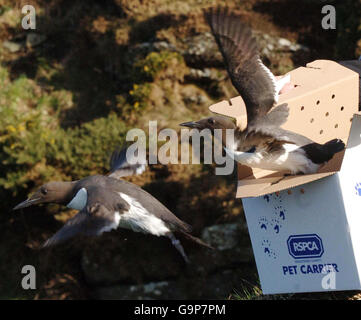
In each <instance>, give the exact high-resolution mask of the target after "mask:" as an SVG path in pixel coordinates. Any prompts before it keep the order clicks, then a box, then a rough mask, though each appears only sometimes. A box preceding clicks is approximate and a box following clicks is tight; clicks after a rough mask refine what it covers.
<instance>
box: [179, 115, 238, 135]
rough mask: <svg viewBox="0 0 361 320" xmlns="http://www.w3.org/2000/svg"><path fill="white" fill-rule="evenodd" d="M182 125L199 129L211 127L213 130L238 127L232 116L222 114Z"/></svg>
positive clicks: (182, 124)
mask: <svg viewBox="0 0 361 320" xmlns="http://www.w3.org/2000/svg"><path fill="white" fill-rule="evenodd" d="M180 126H183V127H188V128H192V129H198V130H203V129H210V130H211V131H212V132H213V130H215V129H236V124H235V122H234V121H233V120H232V119H231V118H227V117H222V116H212V117H209V118H205V119H201V120H199V121H190V122H184V123H181V124H180Z"/></svg>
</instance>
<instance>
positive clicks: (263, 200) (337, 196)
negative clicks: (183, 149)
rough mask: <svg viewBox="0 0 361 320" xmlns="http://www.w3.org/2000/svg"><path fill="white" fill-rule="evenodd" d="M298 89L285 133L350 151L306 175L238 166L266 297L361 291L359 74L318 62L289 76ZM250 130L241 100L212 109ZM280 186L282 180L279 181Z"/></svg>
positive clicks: (286, 97) (291, 95)
mask: <svg viewBox="0 0 361 320" xmlns="http://www.w3.org/2000/svg"><path fill="white" fill-rule="evenodd" d="M290 74H291V81H292V83H293V84H295V85H296V88H294V89H293V90H291V91H289V92H287V93H285V94H282V95H281V96H280V100H279V103H278V104H282V103H288V106H289V108H290V115H289V118H288V120H287V122H286V123H285V125H283V126H282V127H283V128H284V129H288V130H291V131H294V132H297V133H300V134H302V135H305V136H307V137H309V138H311V139H313V140H314V141H316V142H318V143H325V142H327V141H328V140H331V139H334V138H340V139H342V140H343V141H344V142H345V143H347V147H346V150H345V151H342V152H339V153H337V154H336V155H335V156H334V157H333V159H332V160H330V161H329V162H328V163H327V164H325V165H324V166H323V167H321V168H320V170H319V172H317V173H315V174H309V175H297V176H288V177H285V178H284V179H282V180H281V181H279V180H280V177H281V176H283V174H282V173H276V172H271V171H266V170H260V169H251V168H249V167H246V166H242V165H239V166H238V186H237V194H236V197H237V198H242V202H243V207H244V211H245V215H246V220H247V224H248V229H249V233H250V237H251V241H252V247H253V251H254V256H255V260H256V264H257V269H258V273H259V278H260V282H261V287H262V291H263V293H264V294H275V293H294V292H312V291H325V290H357V289H361V169H360V164H361V115H359V114H358V99H359V75H358V74H357V73H356V72H354V71H352V70H350V69H349V68H345V67H344V66H342V65H340V64H338V63H336V62H333V61H327V60H317V61H314V62H312V63H309V64H308V65H307V66H306V67H301V68H298V69H295V70H293V71H291V72H290ZM210 110H211V111H212V112H215V113H218V114H222V115H226V116H230V117H234V118H236V119H237V122H238V124H239V125H240V126H243V127H244V126H245V124H246V119H247V116H246V113H245V106H244V103H243V101H242V99H241V98H240V97H236V98H234V99H231V101H230V102H228V101H222V102H219V103H217V104H214V105H212V106H211V107H210ZM277 181H279V182H277Z"/></svg>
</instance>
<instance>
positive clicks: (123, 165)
mask: <svg viewBox="0 0 361 320" xmlns="http://www.w3.org/2000/svg"><path fill="white" fill-rule="evenodd" d="M127 150H128V148H127V147H123V148H122V149H120V148H117V149H115V150H114V151H113V153H112V155H111V157H110V174H109V177H112V178H115V179H119V178H121V177H126V176H131V175H136V174H141V173H143V172H144V171H145V169H146V165H145V164H140V163H134V164H133V163H132V162H133V154H130V155H128V157H127ZM129 157H130V158H129Z"/></svg>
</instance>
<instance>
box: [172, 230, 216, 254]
mask: <svg viewBox="0 0 361 320" xmlns="http://www.w3.org/2000/svg"><path fill="white" fill-rule="evenodd" d="M179 232H180V233H181V234H183V235H184V237H185V238H187V239H189V240H191V241H193V242H196V243H198V244H199V245H201V246H203V247H206V248H208V249H212V250H214V248H213V247H212V246H211V245H209V244H208V243H205V242H204V241H202V240H201V239H199V238H197V237H194V236H192V235H190V234H189V233H187V232H184V231H181V230H179Z"/></svg>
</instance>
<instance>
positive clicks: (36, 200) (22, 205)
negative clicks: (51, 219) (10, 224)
mask: <svg viewBox="0 0 361 320" xmlns="http://www.w3.org/2000/svg"><path fill="white" fill-rule="evenodd" d="M39 200H40V198H38V197H36V198H33V197H31V198H29V199H26V200H25V201H23V202H21V203H19V204H18V205H17V206H15V207H14V208H13V210H19V209H23V208H26V207H30V206H32V205H34V204H37V203H39V202H40V201H39Z"/></svg>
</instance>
